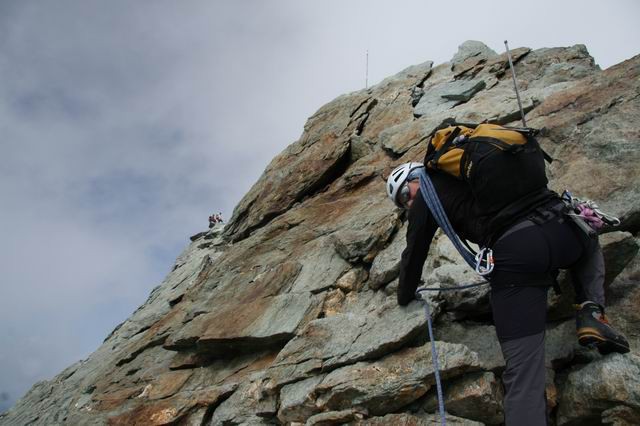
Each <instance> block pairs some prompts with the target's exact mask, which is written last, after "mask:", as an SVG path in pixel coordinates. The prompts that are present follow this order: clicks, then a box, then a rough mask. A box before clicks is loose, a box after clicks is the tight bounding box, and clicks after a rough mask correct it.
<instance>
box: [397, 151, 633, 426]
mask: <svg viewBox="0 0 640 426" xmlns="http://www.w3.org/2000/svg"><path fill="white" fill-rule="evenodd" d="M425 170H426V172H427V173H428V176H429V177H430V178H431V181H432V182H433V186H434V187H435V190H436V192H437V195H438V197H439V198H440V201H441V203H442V205H443V207H444V210H445V212H446V214H447V216H448V218H449V221H450V222H451V224H452V225H453V228H454V229H455V231H456V233H457V234H458V235H459V236H460V237H461V238H463V239H466V240H467V241H470V242H473V243H476V244H486V242H487V241H490V244H491V248H492V249H493V260H494V269H493V272H491V274H490V275H489V276H488V278H489V280H490V284H491V307H492V311H493V320H494V323H495V328H496V334H497V336H498V340H499V342H500V346H501V349H502V353H503V356H504V359H505V362H506V369H505V371H504V374H503V376H502V379H503V382H504V385H505V391H506V393H505V399H504V407H505V421H506V424H507V425H515V424H517V425H544V424H546V399H545V395H544V390H545V364H544V336H545V322H546V312H547V291H548V288H549V287H550V286H551V285H552V284H553V283H554V282H555V277H556V275H557V271H558V270H559V269H570V271H571V275H572V278H573V282H574V286H575V288H576V298H577V300H576V302H577V309H578V310H577V314H576V326H577V334H578V340H579V343H580V344H581V345H585V346H595V347H597V349H598V350H599V351H600V352H601V353H603V354H606V353H610V352H619V353H626V352H629V344H628V342H627V341H626V339H625V338H624V336H623V335H621V334H620V333H618V332H616V331H615V330H614V329H613V328H612V327H611V325H609V323H608V321H607V317H606V316H605V314H604V304H605V300H604V288H603V283H604V260H603V256H602V251H601V249H600V246H599V243H598V240H597V238H591V237H589V236H588V235H587V234H586V233H584V232H581V231H580V230H578V228H577V227H574V225H573V224H572V222H571V221H569V220H565V218H564V217H563V213H561V209H560V208H559V206H560V205H561V204H562V203H563V202H562V200H561V199H560V197H559V196H558V195H557V194H556V193H555V192H553V191H551V190H549V189H548V188H547V187H546V184H545V185H544V186H543V187H541V188H539V189H538V190H536V191H535V192H533V193H531V195H530V196H529V197H525V198H527V200H524V201H523V200H518V202H517V203H511V204H509V205H507V206H506V207H503V208H501V209H500V210H499V211H498V212H493V213H492V214H491V215H482V214H478V211H480V209H479V208H478V206H477V205H476V204H477V202H476V201H475V199H474V197H473V196H472V193H471V190H470V186H469V185H468V184H467V182H465V181H463V180H459V179H456V178H453V177H451V176H449V175H447V174H446V173H441V172H438V171H434V170H430V169H426V168H425V167H424V164H423V163H415V162H412V163H405V164H402V165H400V166H398V167H397V168H395V169H394V170H393V171H392V172H391V174H390V175H389V177H388V179H387V194H388V196H389V197H390V198H391V200H392V201H393V202H394V203H395V204H396V206H398V207H400V208H403V209H405V210H407V215H408V228H407V235H406V240H407V245H406V248H405V250H404V251H403V253H402V258H401V263H400V282H399V286H398V292H397V298H398V303H399V304H400V305H407V304H408V303H409V302H411V300H413V299H414V297H415V291H416V289H417V287H418V285H419V283H420V280H421V276H422V268H423V265H424V263H425V261H426V258H427V253H428V250H429V246H430V244H431V241H432V239H433V236H434V234H435V232H436V230H437V228H438V225H437V223H436V221H435V219H434V217H433V215H432V214H431V213H430V211H429V208H428V207H427V205H426V204H425V201H424V198H423V196H422V194H421V191H420V180H419V176H420V174H421V173H423V171H425Z"/></svg>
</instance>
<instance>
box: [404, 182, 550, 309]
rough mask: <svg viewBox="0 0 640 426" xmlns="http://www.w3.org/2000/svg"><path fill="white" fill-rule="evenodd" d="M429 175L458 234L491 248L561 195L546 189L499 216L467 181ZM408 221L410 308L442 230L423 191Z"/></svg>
mask: <svg viewBox="0 0 640 426" xmlns="http://www.w3.org/2000/svg"><path fill="white" fill-rule="evenodd" d="M429 176H431V180H432V182H433V186H434V187H435V189H436V193H437V194H438V197H439V198H440V202H441V203H442V206H443V208H444V210H445V212H446V214H447V217H448V218H449V221H450V222H451V225H452V226H453V228H454V229H455V231H456V233H457V234H458V235H459V236H460V238H462V239H465V240H467V241H470V242H472V243H475V244H478V245H480V246H491V243H492V241H494V240H495V239H496V238H497V237H498V236H499V235H500V234H501V233H502V232H503V231H504V230H506V229H507V228H508V227H509V226H511V225H513V224H514V223H515V222H517V221H518V220H519V219H521V218H523V217H525V216H527V215H528V214H529V213H531V212H532V211H533V210H535V208H536V207H538V206H541V205H542V204H544V203H546V202H548V201H549V200H550V199H552V198H557V194H555V193H554V192H552V191H550V190H548V189H547V188H546V187H545V188H541V189H540V190H539V191H537V192H535V193H533V194H529V195H528V196H527V197H525V198H524V199H521V200H517V201H516V202H513V203H510V204H508V205H506V206H505V207H504V208H502V209H501V210H500V211H499V212H498V213H496V214H492V215H483V214H482V213H481V211H480V209H479V208H478V206H477V203H476V202H475V201H474V198H473V195H472V194H471V190H470V187H469V185H468V184H467V183H466V182H463V181H461V180H458V179H456V178H454V177H451V176H449V175H446V174H444V173H438V172H432V171H430V172H429ZM408 221H409V225H408V228H407V246H406V248H405V249H404V251H403V252H402V259H401V261H400V283H399V285H398V303H399V304H400V305H406V304H408V303H409V302H410V301H411V300H413V299H414V297H415V291H416V289H417V287H418V285H419V284H420V278H421V276H422V268H423V266H424V263H425V261H426V260H427V254H428V251H429V246H430V245H431V241H432V239H433V236H434V235H435V232H436V230H437V229H438V224H437V223H436V221H435V219H434V218H433V216H432V215H431V212H430V211H429V208H428V207H427V205H426V204H425V202H424V199H423V198H422V194H421V193H420V191H418V194H417V196H416V198H415V199H414V201H413V203H412V205H411V208H410V209H409V212H408Z"/></svg>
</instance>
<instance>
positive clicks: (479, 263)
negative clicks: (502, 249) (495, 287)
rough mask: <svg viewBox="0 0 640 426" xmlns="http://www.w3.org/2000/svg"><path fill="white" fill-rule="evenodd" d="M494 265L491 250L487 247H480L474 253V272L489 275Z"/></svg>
mask: <svg viewBox="0 0 640 426" xmlns="http://www.w3.org/2000/svg"><path fill="white" fill-rule="evenodd" d="M483 263H484V266H483ZM494 266H495V262H494V261H493V250H491V249H490V248H488V247H484V248H482V249H480V251H479V252H478V254H476V272H477V273H478V274H480V275H481V276H485V275H489V274H490V273H492V272H493V268H494Z"/></svg>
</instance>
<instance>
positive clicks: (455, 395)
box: [424, 373, 504, 424]
mask: <svg viewBox="0 0 640 426" xmlns="http://www.w3.org/2000/svg"><path fill="white" fill-rule="evenodd" d="M444 394H445V407H446V408H447V412H449V413H451V414H454V415H456V416H460V417H464V418H468V419H471V420H477V421H480V422H482V423H485V424H500V423H504V412H503V408H502V398H503V396H504V395H503V391H502V384H501V383H499V381H498V380H497V379H496V376H495V375H494V374H493V373H473V374H467V375H466V376H465V377H462V378H459V379H455V380H453V381H451V382H450V383H448V384H447V385H446V386H445V387H444ZM424 409H425V410H426V411H427V412H435V411H437V410H438V400H437V396H436V395H435V394H433V392H431V395H430V397H429V399H428V400H427V402H426V403H425V405H424Z"/></svg>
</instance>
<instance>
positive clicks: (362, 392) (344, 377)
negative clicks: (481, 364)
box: [315, 342, 478, 415]
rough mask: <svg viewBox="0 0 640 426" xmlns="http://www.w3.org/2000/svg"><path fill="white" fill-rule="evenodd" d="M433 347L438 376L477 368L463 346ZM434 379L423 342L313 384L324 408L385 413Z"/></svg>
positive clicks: (412, 397) (427, 347)
mask: <svg viewBox="0 0 640 426" xmlns="http://www.w3.org/2000/svg"><path fill="white" fill-rule="evenodd" d="M436 347H437V351H438V361H439V364H440V374H441V377H444V378H446V377H452V376H456V375H460V374H462V373H464V372H465V371H468V370H473V369H477V367H478V358H477V355H476V354H475V353H473V352H471V351H470V350H469V349H468V348H467V347H466V346H463V345H457V344H453V343H445V342H436ZM434 383H435V378H434V369H433V363H432V357H431V347H430V345H424V346H420V347H417V348H408V349H404V350H402V351H400V352H397V353H394V354H391V355H389V356H387V357H385V358H382V359H381V360H379V361H375V362H371V363H367V362H359V363H356V364H352V365H348V366H346V367H342V368H340V369H338V370H334V371H332V372H331V373H329V374H328V375H327V376H326V377H325V378H324V379H323V380H322V382H321V383H320V384H319V385H318V386H317V387H316V390H315V393H316V394H317V395H318V397H317V402H316V404H317V405H318V407H320V408H321V409H322V410H324V411H337V410H344V409H348V408H352V407H358V408H364V409H366V410H367V411H368V412H369V413H371V414H372V415H384V414H388V413H392V412H394V411H396V410H398V409H400V408H401V407H403V406H405V405H407V404H409V403H411V402H413V401H415V400H416V399H418V398H420V397H421V396H422V395H424V394H425V393H426V392H427V391H428V390H429V388H430V387H431V386H432V385H433V384H434Z"/></svg>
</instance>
